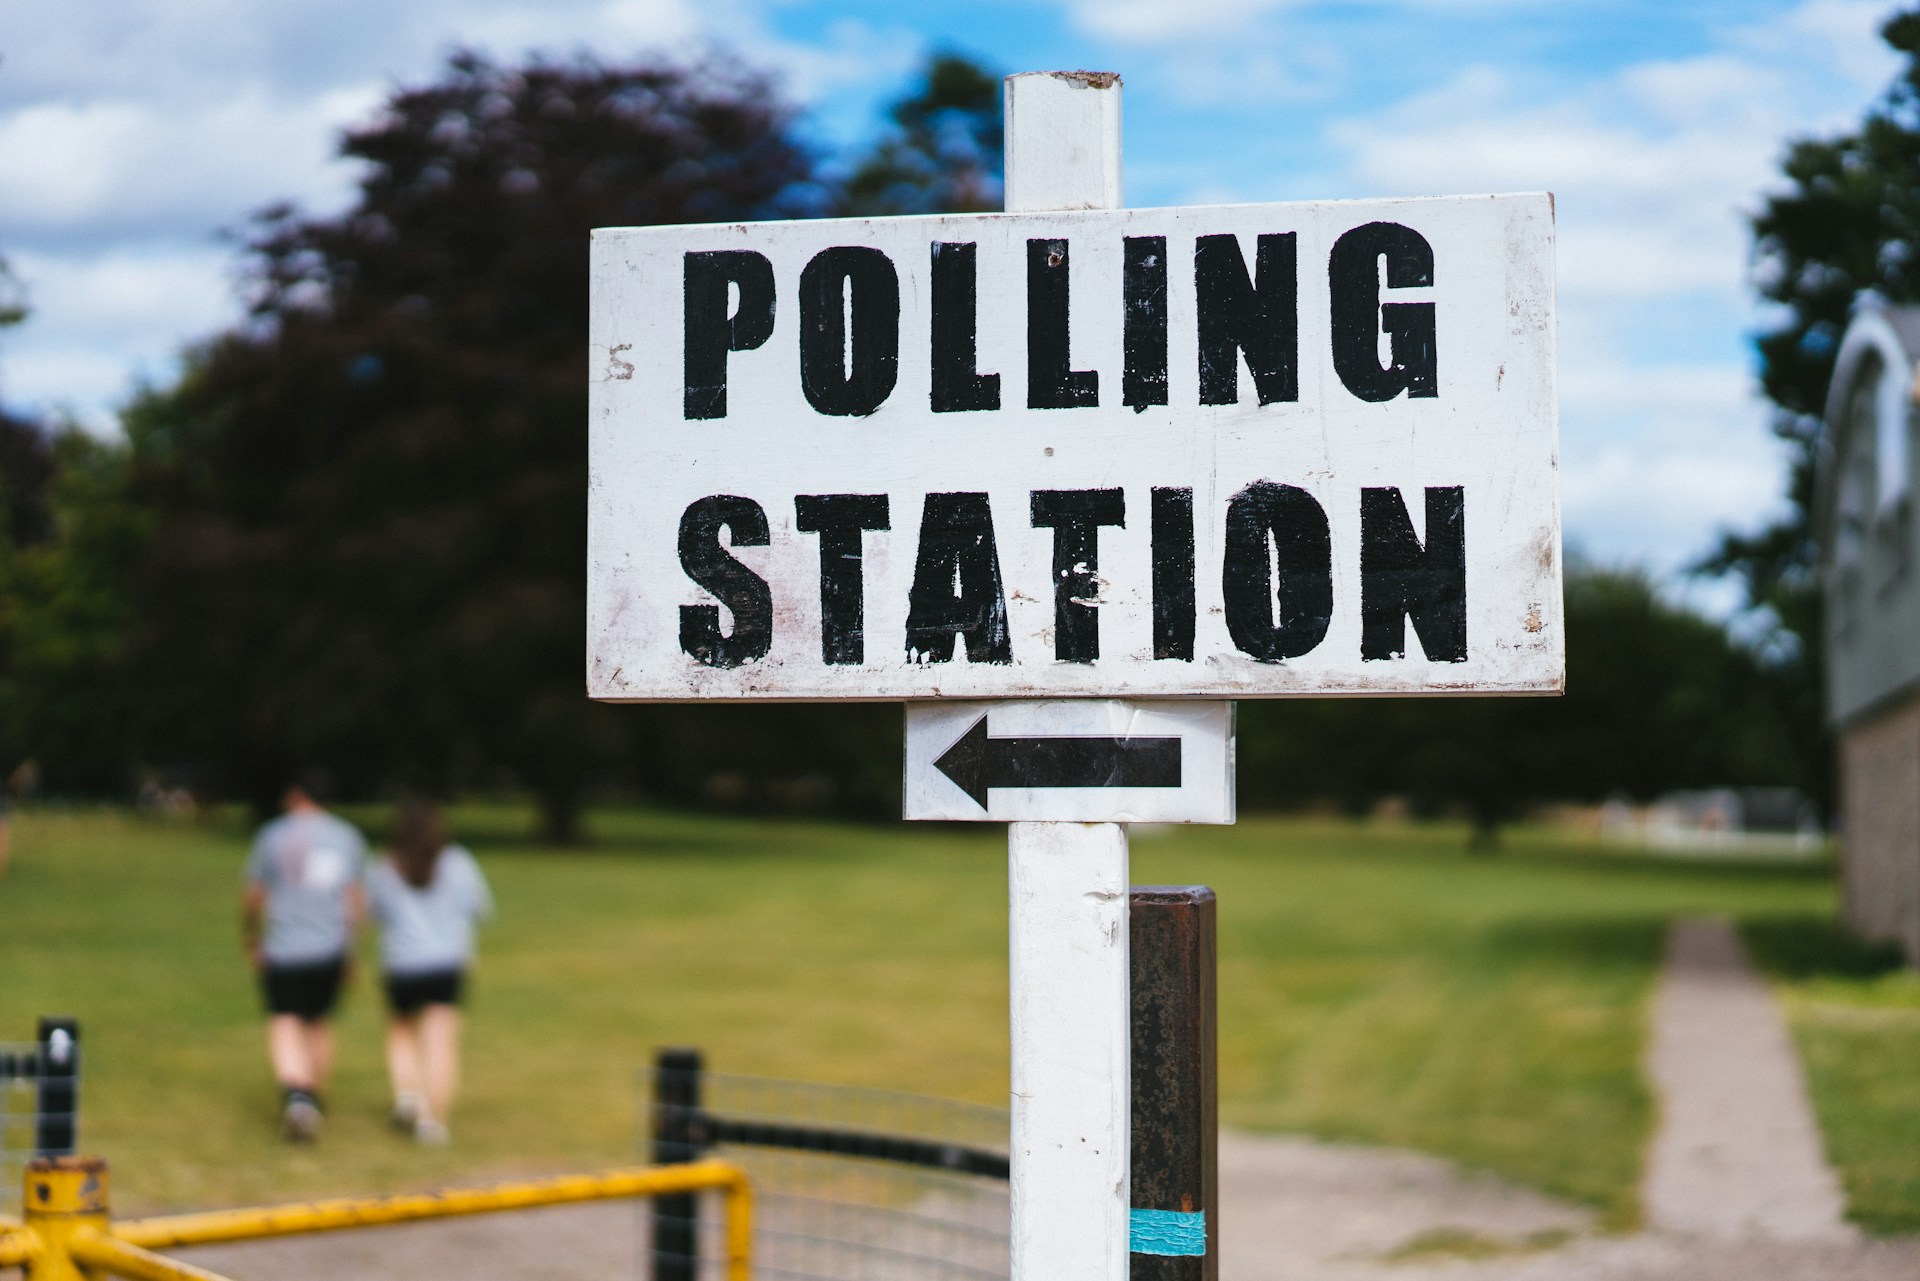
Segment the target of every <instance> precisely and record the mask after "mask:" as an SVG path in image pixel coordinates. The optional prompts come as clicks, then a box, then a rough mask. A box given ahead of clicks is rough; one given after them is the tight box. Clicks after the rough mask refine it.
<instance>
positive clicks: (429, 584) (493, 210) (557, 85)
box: [129, 54, 812, 834]
mask: <svg viewBox="0 0 1920 1281" xmlns="http://www.w3.org/2000/svg"><path fill="white" fill-rule="evenodd" d="M342 151H343V153H344V154H345V155H347V156H350V157H353V158H356V159H358V160H361V161H363V162H364V163H365V166H366V167H365V171H364V176H363V178H362V180H361V184H360V197H359V200H358V201H357V202H356V204H355V206H354V207H353V208H352V209H351V210H349V211H348V212H347V213H345V214H343V215H341V216H339V217H335V218H302V217H297V216H295V215H294V214H293V213H291V212H290V211H288V210H284V209H282V210H276V211H272V212H270V213H269V214H268V215H266V216H265V218H264V219H263V221H262V224H261V228H260V231H259V234H258V235H257V237H256V239H255V240H254V241H253V243H252V246H251V256H252V261H253V279H254V282H255V287H256V290H257V295H256V300H255V302H254V305H253V308H252V319H251V322H250V323H249V324H248V325H246V326H245V327H243V328H241V329H238V330H236V331H234V332H231V333H228V334H225V335H222V336H221V337H219V338H218V339H216V340H215V341H213V342H212V343H211V344H209V345H208V346H207V347H206V348H205V349H204V350H202V351H201V352H200V353H198V355H197V357H196V358H195V359H194V361H193V362H192V367H191V369H190V370H189V372H188V373H187V375H186V377H185V378H184V379H183V380H182V382H181V383H180V384H179V386H178V387H177V388H175V389H173V390H172V391H170V392H169V393H168V394H166V395H165V396H162V397H157V398H154V399H153V400H152V401H151V402H150V403H148V404H147V405H145V406H143V407H142V408H141V409H140V411H139V412H137V413H136V414H135V415H133V416H132V419H131V420H130V424H129V426H130V429H131V431H132V433H133V437H134V442H135V448H136V451H137V453H138V456H139V461H140V464H141V466H140V469H139V470H140V474H141V481H142V484H143V486H144V488H143V496H144V497H145V498H146V500H147V501H149V502H150V503H151V504H152V505H153V506H154V508H155V510H156V511H157V512H158V513H159V516H160V522H159V526H158V529H157V531H156V533H155V536H154V540H153V543H152V546H151V547H150V549H149V552H148V556H147V559H146V563H145V565H144V571H143V574H142V576H141V579H140V583H139V588H138V595H137V605H138V609H139V613H140V617H141V620H142V625H143V635H142V638H141V639H142V653H141V661H142V665H143V670H144V671H145V672H146V673H147V674H148V675H149V676H150V677H151V678H152V679H153V680H154V682H155V684H154V685H153V686H152V688H153V689H154V692H155V694H156V696H157V697H160V698H163V699H168V700H169V702H168V703H167V704H166V705H163V706H161V707H160V708H158V709H156V710H157V711H158V712H159V719H158V729H157V732H156V734H155V736H154V740H153V742H154V746H155V748H156V750H159V751H163V752H167V753H169V754H172V755H175V756H181V757H186V758H191V759H194V760H198V761H203V762H207V763H210V764H211V765H213V766H214V767H216V769H217V771H218V773H219V775H220V777H221V778H222V780H223V781H224V782H225V783H226V785H227V786H229V787H238V788H241V789H245V790H251V791H255V792H258V791H259V790H261V789H263V788H267V787H271V786H272V784H273V782H274V780H275V779H276V778H277V777H280V776H283V774H284V771H285V770H286V769H287V768H288V767H290V766H291V765H293V764H294V763H296V762H299V763H319V764H323V765H325V766H326V767H328V768H330V769H331V770H332V771H333V772H334V773H335V775H336V777H337V778H338V779H339V781H340V782H341V784H342V785H343V786H345V787H347V788H349V789H350V790H356V791H362V790H368V789H371V788H373V787H375V786H377V785H379V784H381V783H383V782H384V783H395V782H397V783H403V784H408V785H412V786H419V787H425V788H429V789H436V790H437V789H444V788H447V787H451V786H454V785H458V784H470V783H473V782H477V781H484V780H485V779H487V778H488V777H489V771H497V770H499V769H502V768H504V769H506V770H508V771H510V772H511V776H512V777H514V778H516V779H518V780H519V781H520V782H521V783H522V784H524V785H526V786H529V787H531V788H532V789H533V790H534V791H535V792H536V793H537V794H538V795H539V796H540V798H541V800H542V803H543V806H544V809H545V812H546V814H547V818H548V821H549V825H550V827H551V828H552V829H553V830H554V831H555V832H556V833H560V834H565V833H566V832H568V831H569V830H570V829H571V826H572V823H573V816H574V814H575V812H576V810H577V808H578V805H579V802H580V798H581V794H582V790H583V789H584V788H585V787H587V786H588V785H590V784H591V782H592V781H593V780H594V779H595V778H596V777H597V776H599V775H601V774H603V773H604V772H605V771H606V770H607V769H608V768H610V767H612V766H614V765H616V764H618V763H620V762H621V761H622V760H623V758H625V757H626V756H627V755H628V754H629V751H630V749H634V748H635V747H636V746H637V745H636V743H635V735H634V733H633V732H632V731H633V730H634V729H635V728H636V723H637V722H636V717H634V716H632V715H623V712H622V710H621V709H618V708H611V707H604V706H598V705H594V704H591V703H589V702H587V701H586V699H585V698H584V697H583V696H582V690H581V680H582V678H581V667H580V665H581V655H582V654H583V653H584V652H585V630H584V618H585V613H586V604H585V574H584V571H583V567H584V565H585V563H586V539H585V528H584V524H583V521H582V519H581V505H582V502H583V497H584V495H585V493H586V484H587V460H586V440H587V403H586V380H585V378H584V376H583V374H584V361H583V357H584V354H585V350H586V322H587V254H588V246H589V234H590V232H591V230H592V229H593V228H595V227H607V226H633V225H642V224H649V223H673V222H710V221H733V220H740V219H756V218H768V217H778V216H781V215H783V214H787V213H790V212H794V211H797V210H800V209H803V208H805V207H806V202H807V200H808V198H809V192H808V183H809V180H810V178H811V175H812V161H811V158H810V156H809V155H808V154H807V153H806V152H805V151H804V150H803V149H802V148H801V147H800V145H799V144H798V143H796V141H795V140H794V139H793V137H792V131H791V115H790V113H789V111H788V110H787V108H786V107H785V106H784V105H782V104H781V103H780V102H779V101H778V99H777V98H776V97H775V96H774V94H773V93H772V91H771V90H770V88H769V87H768V85H767V84H766V83H765V82H764V81H762V80H760V79H758V78H756V77H753V76H751V75H748V74H746V73H744V72H741V71H739V70H738V69H737V68H733V67H729V66H724V65H707V66H701V67H679V66H674V65H670V64H664V63H662V64H656V65H642V66H637V67H613V66H607V65H603V64H601V63H598V62H595V61H592V60H590V59H580V60H576V61H571V62H538V61H536V62H534V63H531V64H530V65H527V66H525V67H520V68H506V67H501V66H496V65H494V64H493V63H490V62H488V61H486V60H485V59H483V58H480V57H478V56H476V55H472V54H462V55H459V56H457V57H455V58H454V59H453V60H452V62H451V64H450V65H449V67H448V69H447V72H446V74H445V76H444V77H443V78H442V79H441V80H440V81H439V82H437V83H435V84H432V85H429V86H427V87H425V88H419V89H408V90H403V91H401V92H398V93H396V94H395V95H394V96H393V97H392V99H391V100H390V101H389V102H388V103H387V106H386V108H385V110H384V112H383V113H382V114H381V116H380V117H379V118H378V119H377V120H376V121H375V122H374V123H373V124H371V125H369V126H367V127H365V128H362V129H358V130H355V131H353V132H351V133H349V134H348V135H347V136H346V138H345V141H344V143H343V146H342ZM639 746H644V745H639ZM653 746H654V748H655V749H657V750H660V751H667V750H670V749H669V748H668V746H667V745H665V744H655V745H653Z"/></svg>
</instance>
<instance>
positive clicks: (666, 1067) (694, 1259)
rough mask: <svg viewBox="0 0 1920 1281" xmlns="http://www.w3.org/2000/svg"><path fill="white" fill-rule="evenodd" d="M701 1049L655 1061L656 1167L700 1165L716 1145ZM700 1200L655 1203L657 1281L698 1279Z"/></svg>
mask: <svg viewBox="0 0 1920 1281" xmlns="http://www.w3.org/2000/svg"><path fill="white" fill-rule="evenodd" d="M705 1070H706V1064H705V1062H704V1061H703V1060H702V1058H701V1055H700V1051H698V1050H688V1049H663V1050H661V1051H659V1053H658V1054H657V1055H655V1057H654V1073H653V1123H652V1124H653V1153H652V1159H653V1161H654V1163H655V1164H656V1165H676V1164H679V1163H681V1162H684V1161H698V1160H699V1159H700V1158H701V1157H703V1156H705V1155H706V1153H707V1149H708V1148H709V1147H711V1146H712V1144H711V1143H710V1142H709V1141H708V1139H707V1136H706V1127H705V1125H704V1123H703V1119H702V1117H701V1113H700V1075H701V1073H702V1072H703V1071H705ZM699 1275H700V1198H699V1196H698V1195H697V1194H695V1193H691V1192H687V1193H676V1194H674V1195H672V1196H660V1197H655V1198H654V1199H653V1278H654V1281H697V1279H698V1277H699Z"/></svg>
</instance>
